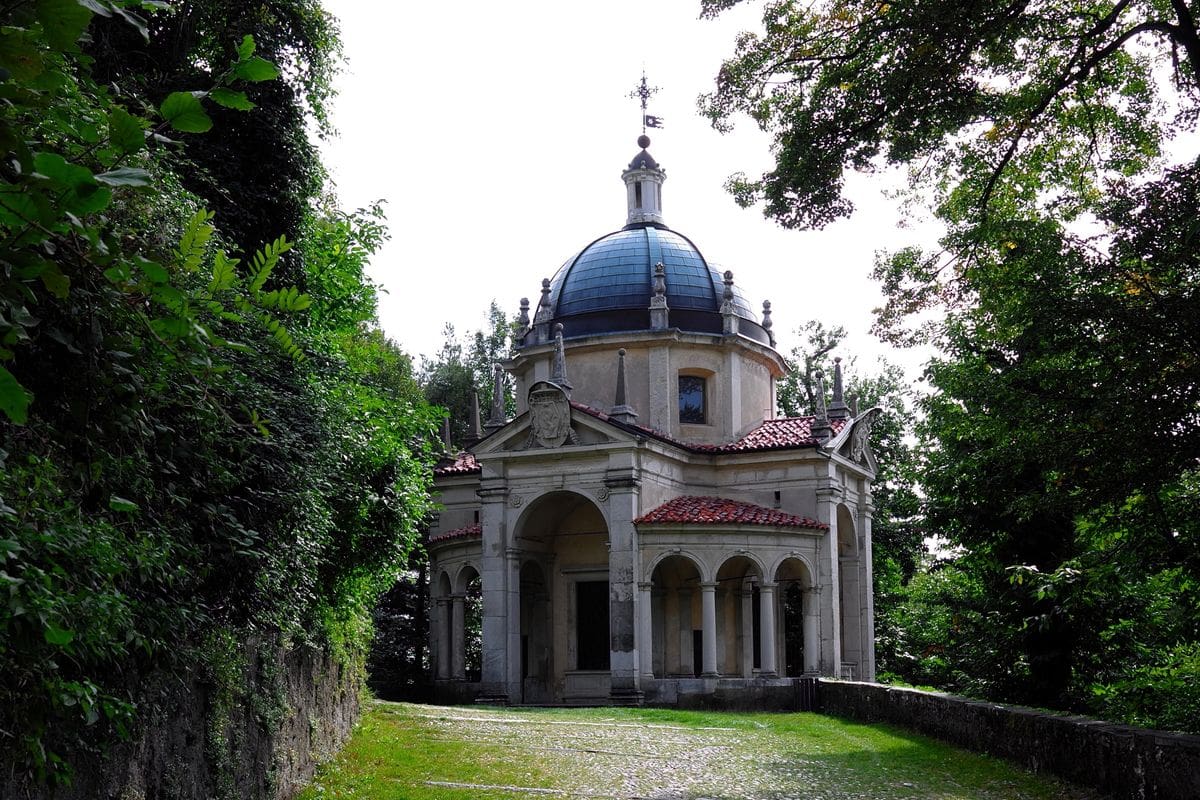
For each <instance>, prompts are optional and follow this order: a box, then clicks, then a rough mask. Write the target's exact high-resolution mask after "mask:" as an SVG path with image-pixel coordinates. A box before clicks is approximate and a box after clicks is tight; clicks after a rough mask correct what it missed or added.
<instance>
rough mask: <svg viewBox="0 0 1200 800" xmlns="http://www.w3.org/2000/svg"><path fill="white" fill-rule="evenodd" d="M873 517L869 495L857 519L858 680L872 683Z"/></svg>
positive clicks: (873, 620) (873, 640) (873, 635)
mask: <svg viewBox="0 0 1200 800" xmlns="http://www.w3.org/2000/svg"><path fill="white" fill-rule="evenodd" d="M874 517H875V504H874V502H873V501H872V498H871V496H870V495H867V496H866V498H865V499H864V500H863V504H862V515H861V517H860V518H859V519H860V522H859V525H861V527H862V540H863V547H862V548H861V551H860V552H859V562H858V564H859V576H860V577H861V580H860V581H859V592H860V593H861V595H862V604H863V606H862V607H863V631H862V636H863V645H862V647H863V668H862V677H861V678H860V680H864V681H874V680H875V592H874V591H872V587H873V586H874V585H875V584H874V581H875V576H874V574H873V569H874V567H873V564H872V561H871V558H872V554H871V550H872V544H871V525H872V522H873V520H874Z"/></svg>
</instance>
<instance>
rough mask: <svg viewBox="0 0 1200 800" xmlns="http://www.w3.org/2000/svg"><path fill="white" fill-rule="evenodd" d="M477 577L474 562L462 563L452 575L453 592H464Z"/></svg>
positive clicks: (477, 572) (477, 573)
mask: <svg viewBox="0 0 1200 800" xmlns="http://www.w3.org/2000/svg"><path fill="white" fill-rule="evenodd" d="M479 579H480V577H479V569H478V568H477V567H476V566H475V565H474V564H472V563H470V562H467V563H466V564H463V565H462V566H460V567H459V568H458V572H457V573H455V575H454V594H466V592H467V587H468V586H469V585H470V584H471V582H472V581H475V580H479Z"/></svg>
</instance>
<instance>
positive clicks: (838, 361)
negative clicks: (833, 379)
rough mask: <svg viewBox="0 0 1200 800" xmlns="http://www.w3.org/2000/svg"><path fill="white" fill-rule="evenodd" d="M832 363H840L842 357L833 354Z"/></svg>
mask: <svg viewBox="0 0 1200 800" xmlns="http://www.w3.org/2000/svg"><path fill="white" fill-rule="evenodd" d="M833 363H835V364H840V363H842V357H841V356H834V357H833Z"/></svg>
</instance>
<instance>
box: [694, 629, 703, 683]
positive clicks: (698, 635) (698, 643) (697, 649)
mask: <svg viewBox="0 0 1200 800" xmlns="http://www.w3.org/2000/svg"><path fill="white" fill-rule="evenodd" d="M703 670H704V631H692V675H693V676H694V677H697V678H699V677H700V673H701V672H702V671H703Z"/></svg>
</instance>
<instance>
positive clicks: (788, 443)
mask: <svg viewBox="0 0 1200 800" xmlns="http://www.w3.org/2000/svg"><path fill="white" fill-rule="evenodd" d="M571 407H572V408H575V409H576V410H578V411H582V412H583V413H585V414H590V415H591V416H593V417H596V418H597V419H601V420H604V421H606V422H611V423H613V424H618V425H619V424H622V423H618V422H617V421H616V420H613V419H612V418H610V417H609V415H608V414H607V413H606V412H604V411H601V410H600V409H598V408H592V407H591V406H588V405H584V404H583V403H576V402H574V401H571ZM813 419H814V418H813V417H779V418H777V419H765V420H763V421H762V423H761V424H760V425H759V426H758V427H757V428H754V429H753V430H751V431H750V432H749V433H747V434H746V435H745V436H743V437H742V438H740V439H738V440H736V441H733V442H726V443H725V444H702V443H700V442H684V441H681V440H679V439H676V438H674V437H672V436H669V435H667V434H665V433H663V432H662V431H659V430H655V429H654V428H648V427H646V426H645V425H637V424H633V425H624V427H626V428H631V429H633V430H636V431H639V432H641V433H644V434H646V435H648V436H652V437H654V438H655V439H659V440H661V441H664V442H670V443H671V444H674V445H677V446H679V447H682V448H684V449H685V450H691V451H692V452H696V453H749V452H754V451H758V450H786V449H789V448H797V447H816V446H817V445H818V444H820V443H819V442H818V441H817V440H816V439H814V438H813V435H812V424H813ZM848 422H849V420H844V419H831V420H830V421H829V425H830V427H831V428H832V429H833V430H832V434H831V435H832V436H837V435H838V434H839V433H841V431H842V428H844V427H846V424H847V423H848Z"/></svg>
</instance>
